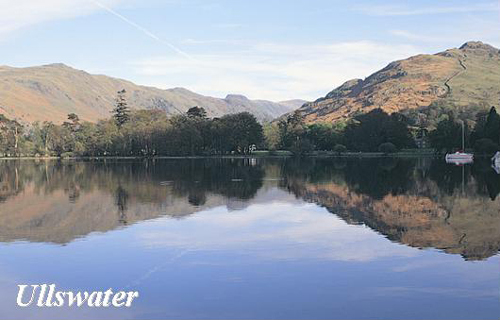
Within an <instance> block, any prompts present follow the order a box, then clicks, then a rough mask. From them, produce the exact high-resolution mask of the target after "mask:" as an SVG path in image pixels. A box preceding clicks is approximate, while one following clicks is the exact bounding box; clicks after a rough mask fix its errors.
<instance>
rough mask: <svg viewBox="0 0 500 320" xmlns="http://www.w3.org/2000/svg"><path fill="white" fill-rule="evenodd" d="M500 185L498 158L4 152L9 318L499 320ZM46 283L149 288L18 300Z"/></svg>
mask: <svg viewBox="0 0 500 320" xmlns="http://www.w3.org/2000/svg"><path fill="white" fill-rule="evenodd" d="M499 193H500V176H499V175H497V174H496V172H495V171H494V170H492V169H491V168H490V167H489V164H488V163H487V162H486V163H476V164H475V165H474V166H466V167H456V166H452V165H446V164H445V163H444V162H443V161H439V160H432V159H412V160H404V159H400V160H396V159H375V160H374V159H372V160H357V159H352V160H342V159H340V160H339V159H314V160H311V159H310V160H301V161H300V160H293V159H288V160H280V159H225V160H214V159H211V160H162V161H135V162H134V161H106V162H94V163H89V162H58V161H53V162H43V161H41V162H35V161H20V162H19V161H18V162H16V161H5V162H2V163H1V164H0V242H1V243H0V318H1V319H4V318H9V319H13V318H34V319H40V318H43V319H47V318H51V319H58V318H67V317H71V318H79V319H86V318H100V319H104V318H137V319H146V318H147V319H156V318H176V319H179V318H190V319H192V318H211V319H213V318H266V319H268V318H287V319H292V318H293V319H295V318H316V319H317V318H343V319H349V318H356V319H360V318H397V319H401V318H412V319H417V318H446V319H449V318H470V319H472V318H474V319H476V318H482V319H498V318H499V316H500V259H499V257H498V255H497V254H498V251H499V248H500V211H499V210H500V205H499V204H500V203H499V200H498V199H499V198H500V197H499ZM40 283H55V284H57V286H58V289H61V290H73V291H83V290H89V291H94V290H103V291H104V290H106V289H107V288H110V287H111V288H114V289H126V290H137V291H139V292H140V297H139V299H138V300H137V301H136V302H135V303H134V304H133V307H132V308H130V309H101V310H98V309H89V308H82V309H76V308H72V309H69V308H68V309H57V310H56V309H54V308H52V309H39V308H35V307H30V308H27V309H22V310H21V309H20V308H18V307H17V306H16V302H15V301H16V296H17V284H40Z"/></svg>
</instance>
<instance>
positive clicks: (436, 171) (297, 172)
mask: <svg viewBox="0 0 500 320" xmlns="http://www.w3.org/2000/svg"><path fill="white" fill-rule="evenodd" d="M276 189H278V190H283V191H286V193H289V194H291V195H292V197H285V196H284V195H283V193H277V192H276V191H273V190H276ZM286 193H284V194H286ZM499 193H500V176H499V175H497V174H496V172H495V171H494V170H493V169H492V168H491V166H490V164H489V162H488V161H476V163H475V164H474V166H467V167H456V166H453V165H448V164H446V163H445V162H444V161H442V160H438V159H429V158H425V159H395V158H381V159H205V160H202V159H197V160H194V159H193V160H155V161H105V162H85V161H78V162H70V161H68V162H65V161H3V162H2V163H1V166H0V200H1V202H2V203H1V204H0V240H2V241H4V242H11V241H17V240H27V241H31V242H52V243H60V244H65V243H69V242H71V241H73V240H74V239H76V238H79V237H85V236H87V235H88V234H89V233H92V232H95V231H99V232H106V231H110V230H113V229H117V228H121V227H124V226H128V225H131V224H135V223H137V222H139V221H145V220H149V219H154V218H157V217H160V216H170V217H174V218H182V217H186V216H189V215H191V214H193V213H196V212H201V211H203V212H207V211H209V209H210V208H216V207H220V206H226V207H227V208H228V209H229V210H241V209H244V208H246V207H248V206H249V205H250V204H252V205H256V204H266V203H270V202H272V201H274V200H276V199H277V198H279V199H280V201H282V202H285V203H291V204H294V205H295V202H294V201H299V203H300V202H309V203H314V204H316V205H319V206H321V207H324V208H326V209H327V210H328V211H329V212H331V213H332V214H334V215H336V216H338V217H339V218H341V219H342V220H344V221H346V222H347V223H348V224H355V225H366V226H368V227H369V228H371V229H372V230H375V231H376V232H378V233H380V234H383V235H384V236H385V237H387V238H388V239H390V240H391V241H394V242H398V243H402V244H405V245H409V246H412V247H417V248H427V247H432V248H437V249H440V250H442V251H444V252H446V253H450V254H460V255H462V256H463V257H464V259H466V260H482V259H486V258H488V257H491V256H493V255H495V254H496V253H497V252H498V251H499V249H500V213H499V206H498V194H499ZM296 199H297V200H296ZM263 210H264V211H265V206H264V207H263Z"/></svg>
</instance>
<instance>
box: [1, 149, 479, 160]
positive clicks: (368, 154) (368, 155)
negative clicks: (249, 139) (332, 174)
mask: <svg viewBox="0 0 500 320" xmlns="http://www.w3.org/2000/svg"><path fill="white" fill-rule="evenodd" d="M294 157H297V158H439V157H444V154H436V153H429V152H421V153H419V152H397V153H392V154H385V153H382V152H344V153H341V154H338V153H335V152H321V151H320V152H315V153H314V154H306V155H301V156H294V155H293V154H292V153H291V152H284V151H279V152H278V153H274V152H267V151H264V152H257V153H253V154H247V155H207V156H153V157H151V156H77V157H58V156H44V157H36V156H22V157H0V160H44V161H47V160H96V161H100V160H146V159H147V160H169V159H170V160H182V159H252V158H294ZM478 157H483V156H479V155H478Z"/></svg>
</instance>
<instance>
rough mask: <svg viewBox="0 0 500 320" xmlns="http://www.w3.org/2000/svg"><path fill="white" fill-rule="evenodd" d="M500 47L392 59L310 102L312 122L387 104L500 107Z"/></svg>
mask: <svg viewBox="0 0 500 320" xmlns="http://www.w3.org/2000/svg"><path fill="white" fill-rule="evenodd" d="M499 99H500V51H499V49H497V48H494V47H492V46H490V45H488V44H484V43H482V42H479V41H471V42H467V43H465V44H464V45H462V46H461V47H460V48H458V49H456V48H454V49H449V50H446V51H444V52H440V53H437V54H432V55H431V54H421V55H417V56H413V57H410V58H408V59H405V60H399V61H395V62H391V63H390V64H389V65H387V66H386V67H385V68H383V69H382V70H380V71H377V72H375V73H374V74H372V75H370V76H369V77H367V78H366V79H364V80H362V79H353V80H349V81H347V82H345V83H344V84H342V85H341V86H340V87H338V88H336V89H334V90H333V91H331V92H330V93H328V94H327V95H326V96H325V97H323V98H319V99H318V100H316V101H314V102H311V103H306V104H304V105H303V106H302V107H301V108H300V109H299V111H300V113H301V114H302V115H304V116H305V119H306V121H307V122H315V121H329V122H331V121H337V120H342V119H347V118H350V117H352V116H353V115H355V114H357V113H359V112H368V111H370V110H372V109H375V108H382V109H383V110H384V111H386V112H388V113H392V112H396V111H401V110H406V109H414V108H420V107H428V106H431V105H435V104H441V103H442V104H444V105H450V106H456V107H469V106H480V107H481V106H482V107H487V106H499Z"/></svg>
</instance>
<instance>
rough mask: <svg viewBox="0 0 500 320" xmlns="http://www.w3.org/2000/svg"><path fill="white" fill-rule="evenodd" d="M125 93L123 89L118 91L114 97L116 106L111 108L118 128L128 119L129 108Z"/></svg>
mask: <svg viewBox="0 0 500 320" xmlns="http://www.w3.org/2000/svg"><path fill="white" fill-rule="evenodd" d="M125 93H126V91H125V89H123V90H121V91H118V95H117V97H116V107H115V108H114V109H113V118H114V119H115V122H116V125H117V126H118V127H119V128H121V127H122V126H123V125H124V124H125V123H127V122H128V121H129V119H130V115H129V113H130V109H129V108H128V106H127V100H126V99H125Z"/></svg>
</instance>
